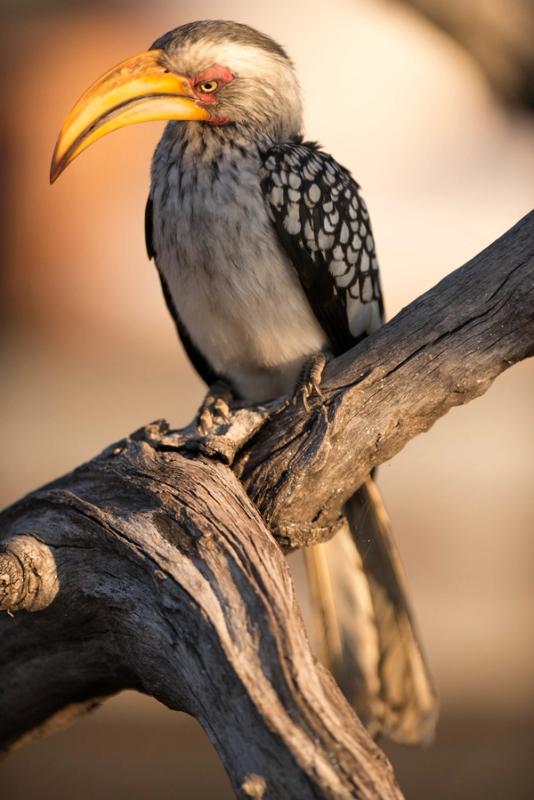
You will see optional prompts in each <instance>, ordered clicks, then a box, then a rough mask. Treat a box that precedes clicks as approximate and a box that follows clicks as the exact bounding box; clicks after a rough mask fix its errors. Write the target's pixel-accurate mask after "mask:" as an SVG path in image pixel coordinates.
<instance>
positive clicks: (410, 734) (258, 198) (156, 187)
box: [50, 20, 437, 743]
mask: <svg viewBox="0 0 534 800" xmlns="http://www.w3.org/2000/svg"><path fill="white" fill-rule="evenodd" d="M334 72H335V70H334ZM150 120H166V121H167V125H166V127H165V129H164V132H163V135H162V137H161V139H160V141H159V143H158V145H157V147H156V150H155V153H154V156H153V160H152V169H151V186H150V192H149V197H148V201H147V205H146V212H145V232H146V243H147V252H148V255H149V257H150V258H151V259H153V260H154V261H155V264H156V267H157V270H158V274H159V278H160V280H161V285H162V289H163V294H164V297H165V300H166V303H167V306H168V309H169V311H170V313H171V315H172V317H173V319H174V322H175V325H176V329H177V332H178V335H179V337H180V339H181V341H182V344H183V346H184V348H185V351H186V353H187V355H188V356H189V358H190V360H191V362H192V364H193V366H194V368H195V369H196V370H197V372H198V373H199V374H200V376H201V377H202V378H203V379H204V381H205V383H206V384H207V386H208V387H211V388H210V390H209V391H208V395H207V400H206V401H205V404H204V406H203V410H202V411H201V413H200V423H199V424H200V427H201V430H202V431H203V432H204V433H208V432H209V430H210V428H211V426H212V425H213V424H215V423H216V422H217V420H219V421H220V420H223V421H224V420H226V419H227V418H228V414H229V413H231V410H230V406H231V402H234V403H235V402H236V401H237V402H238V403H239V402H242V403H249V404H250V403H257V404H260V403H262V404H263V403H266V402H268V401H270V400H272V399H273V398H277V397H281V396H288V397H293V398H299V397H300V399H302V402H303V403H304V404H305V406H306V407H307V408H309V404H310V403H312V404H313V403H320V402H321V389H320V380H321V374H322V369H323V368H324V364H325V362H326V360H327V359H328V358H330V357H335V356H338V355H340V354H341V353H344V352H346V351H348V350H350V349H351V348H352V347H353V346H354V345H355V344H357V343H358V342H360V341H362V340H363V339H364V338H365V337H367V336H368V335H370V334H372V333H373V332H374V331H376V330H377V329H378V328H379V327H380V325H381V324H382V322H383V320H384V305H383V298H382V291H381V284H380V276H379V268H378V260H377V254H376V247H375V241H374V236H373V232H372V228H371V222H370V217H369V212H368V209H367V206H366V204H365V202H364V200H363V198H362V195H361V191H360V187H359V186H358V184H357V183H356V181H355V180H354V179H353V177H352V175H351V173H350V172H349V171H348V170H347V169H345V168H344V167H342V166H341V165H340V164H339V163H337V161H336V160H335V159H334V158H333V157H332V156H330V155H329V154H328V153H326V152H325V151H324V150H323V148H322V147H320V146H319V145H318V144H317V143H315V142H312V141H308V140H307V139H306V138H305V137H304V133H303V130H304V124H303V110H302V99H301V91H300V87H299V83H298V78H297V75H296V70H295V66H294V64H293V62H292V61H291V59H290V58H289V56H288V55H287V53H286V50H285V49H284V48H283V47H282V46H281V45H279V44H278V43H277V42H275V41H274V40H273V39H272V38H271V37H270V36H268V35H266V34H263V33H261V32H259V31H257V30H255V29H253V28H251V27H249V26H247V25H244V24H241V23H238V22H232V21H224V20H201V21H197V22H191V23H188V24H185V25H182V26H180V27H177V28H175V29H173V30H171V31H169V32H168V33H166V34H164V35H163V36H161V37H160V38H158V39H157V40H156V41H155V42H154V43H153V44H152V45H151V46H150V47H149V49H148V50H147V51H145V52H142V53H140V54H139V55H137V56H133V57H131V58H128V59H126V60H125V61H122V62H121V63H120V64H118V65H117V66H116V67H113V68H112V69H110V70H109V71H108V72H106V73H105V74H104V75H103V76H102V77H101V78H99V79H98V80H97V81H96V82H95V83H94V84H93V85H92V86H91V87H89V89H88V90H87V91H86V92H85V93H84V94H83V95H82V97H81V98H80V100H79V101H78V102H77V103H76V104H75V105H74V107H73V109H72V111H71V112H70V113H69V114H68V116H67V117H66V119H65V122H64V124H63V127H62V128H61V131H60V134H59V136H58V140H57V144H56V147H55V150H54V154H53V158H52V165H51V173H50V177H51V181H52V182H53V181H54V180H56V179H57V177H58V176H59V175H60V174H61V173H62V172H63V170H64V169H65V168H66V167H67V166H68V165H69V164H70V163H71V162H72V161H73V159H74V158H76V157H77V156H78V155H79V154H80V153H82V152H83V151H84V150H85V149H86V148H87V147H89V146H90V145H91V144H93V143H94V142H96V141H97V140H98V139H100V138H101V137H102V136H103V135H105V134H107V133H110V132H112V131H114V130H117V129H119V128H121V127H124V126H126V125H130V124H133V123H137V122H143V121H150ZM214 387H216V388H214ZM344 514H345V517H344V522H343V525H342V526H341V529H340V530H339V532H337V533H336V535H335V536H334V537H333V539H331V540H330V541H329V542H326V543H323V544H318V545H314V546H312V547H310V548H307V549H306V551H305V562H306V566H307V572H308V579H309V587H310V591H309V594H310V597H311V604H312V609H313V615H312V616H313V620H314V625H313V631H312V632H311V635H312V639H314V641H315V647H316V652H317V655H318V657H319V658H320V660H321V661H322V662H323V663H324V664H325V665H326V666H327V667H328V668H329V669H331V671H332V672H333V674H334V676H335V677H336V679H337V681H338V683H339V685H340V687H341V689H342V690H343V692H344V693H345V695H346V697H347V698H348V699H349V701H350V702H351V703H352V704H353V706H354V708H355V710H356V711H357V713H358V715H359V716H360V719H361V720H362V721H363V722H364V724H365V725H366V726H367V727H368V729H369V731H370V732H371V733H372V734H373V735H375V736H379V735H384V736H386V737H389V738H391V739H393V740H396V741H399V742H405V743H419V742H426V741H428V740H429V739H431V738H432V735H433V732H434V728H435V724H436V718H437V698H436V691H435V688H434V683H433V680H432V676H431V674H430V671H429V668H428V666H427V662H426V659H425V656H424V654H423V650H422V646H421V643H420V637H419V635H418V632H417V628H416V624H415V622H414V618H413V614H412V611H411V606H410V602H409V600H408V593H407V587H406V579H405V576H404V573H403V570H402V566H401V563H400V560H399V556H398V552H397V548H396V546H395V543H394V540H393V538H392V533H391V526H390V522H389V519H388V516H387V513H386V511H385V508H384V505H383V502H382V500H381V497H380V493H379V491H378V488H377V485H376V482H375V481H374V479H373V477H372V476H369V478H368V480H367V482H366V483H365V484H364V485H363V486H362V487H361V488H360V489H358V491H357V492H356V493H355V494H354V496H353V497H352V498H351V499H350V500H349V501H348V503H347V504H346V506H345V509H344Z"/></svg>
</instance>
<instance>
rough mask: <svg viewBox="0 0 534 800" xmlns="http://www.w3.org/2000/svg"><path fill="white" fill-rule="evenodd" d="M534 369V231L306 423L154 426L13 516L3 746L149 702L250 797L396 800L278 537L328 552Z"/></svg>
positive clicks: (483, 263) (304, 417)
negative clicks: (474, 407) (402, 471)
mask: <svg viewBox="0 0 534 800" xmlns="http://www.w3.org/2000/svg"><path fill="white" fill-rule="evenodd" d="M533 353H534V213H532V214H530V215H529V216H528V217H526V218H525V219H523V220H522V221H521V222H519V223H518V224H517V225H516V226H515V227H514V228H512V229H511V230H510V231H509V232H508V233H507V234H505V235H504V236H503V237H501V239H499V240H498V241H497V242H495V243H494V244H493V245H491V246H490V247H489V248H487V249H486V250H485V251H484V252H483V253H481V254H480V255H479V256H477V257H476V258H475V259H473V261H471V262H469V264H467V265H466V266H465V267H463V268H462V269H460V270H457V271H456V272H454V273H452V274H451V275H450V276H448V277H447V278H446V279H445V280H444V281H442V282H441V283H440V284H438V286H436V287H435V288H434V289H432V290H431V291H430V292H427V293H426V294H425V295H423V296H422V297H421V298H419V299H418V300H416V301H415V302H414V303H412V304H411V305H410V306H408V308H406V309H405V310H404V311H403V312H401V313H400V314H399V315H398V316H397V317H395V319H393V320H392V321H391V322H389V323H388V324H387V325H386V326H384V328H383V329H382V330H381V331H379V332H377V333H376V334H374V335H373V336H372V337H370V339H369V340H368V341H366V342H364V343H362V344H360V345H359V346H358V347H356V348H354V350H352V351H351V352H350V353H347V354H345V355H344V356H343V357H341V358H339V359H337V360H336V361H334V362H332V363H331V364H330V365H328V367H327V370H326V375H325V382H324V385H323V387H322V388H323V394H324V402H323V403H317V404H316V406H315V407H314V409H313V410H312V412H311V414H308V413H306V412H305V410H304V409H303V408H302V407H300V406H294V405H292V404H291V403H289V402H288V401H287V400H286V401H281V402H279V403H275V404H272V406H271V407H270V408H268V409H267V410H265V409H242V410H240V411H239V412H238V413H237V414H236V415H235V416H234V419H233V422H232V424H231V425H229V426H221V427H220V428H218V429H216V430H215V431H214V433H213V435H210V436H209V437H207V438H206V437H200V436H199V435H198V434H197V432H196V430H195V428H194V426H190V427H189V428H187V429H184V430H182V431H169V430H168V428H167V427H166V425H165V424H164V423H154V424H152V425H150V426H146V427H145V428H144V429H142V430H140V431H138V432H136V433H135V434H133V435H132V436H131V437H129V438H128V439H125V440H123V441H121V442H119V443H117V444H116V445H113V446H111V447H110V448H108V449H107V450H106V451H105V452H104V453H103V454H101V455H100V456H98V457H97V458H95V459H93V460H92V461H90V462H89V463H88V464H86V465H84V466H82V467H80V468H79V469H77V470H76V471H74V472H73V473H71V474H69V475H66V476H65V477H63V478H60V479H59V480H57V481H55V482H53V483H51V484H49V485H48V486H46V487H44V488H43V489H40V490H38V491H36V492H34V493H32V494H30V495H27V496H26V497H25V498H23V499H22V500H21V501H20V502H19V503H16V504H15V505H13V506H11V507H10V508H8V509H6V511H4V512H3V513H2V515H0V542H1V545H0V609H4V610H6V611H9V613H10V614H11V615H12V616H8V615H7V614H4V615H2V616H1V617H0V637H1V642H2V647H1V648H0V746H1V747H3V748H4V750H8V749H10V748H12V747H14V746H16V745H17V744H20V743H21V742H23V741H24V740H26V739H27V738H28V737H30V736H32V735H36V734H38V733H39V732H44V731H49V730H51V729H53V728H54V727H57V726H59V725H62V724H66V723H67V722H70V721H71V719H72V718H74V717H75V716H76V714H78V713H82V712H83V711H84V710H86V709H87V708H88V707H89V706H91V705H93V704H94V703H95V702H97V701H98V699H99V698H102V697H105V696H108V695H110V694H112V693H114V692H117V691H119V690H121V689H124V688H135V689H138V690H140V691H143V692H146V693H147V694H150V695H152V696H154V697H156V698H158V699H159V700H161V701H162V702H164V703H165V704H166V705H168V706H169V707H170V708H175V709H183V710H186V711H188V712H189V713H191V714H193V715H194V716H195V717H196V718H197V719H198V720H199V721H200V723H201V724H202V725H203V727H204V728H205V730H206V731H207V733H208V735H209V736H210V738H211V740H212V742H213V743H214V745H215V747H216V748H217V750H218V752H219V754H220V755H221V758H222V759H223V761H224V763H225V765H226V768H227V770H228V772H229V775H230V777H231V780H232V782H233V785H234V787H235V790H236V794H237V795H238V796H240V797H262V796H264V797H266V798H307V797H310V798H311V797H317V798H318V797H324V798H334V797H335V798H342V797H362V798H395V797H400V794H399V792H398V789H397V788H396V786H395V782H394V778H393V775H392V772H391V768H390V766H389V764H388V762H387V761H386V759H385V757H384V756H383V755H382V754H381V753H380V751H379V750H378V749H377V748H376V746H375V745H374V744H373V743H372V741H371V740H370V739H369V737H368V735H367V733H366V732H365V730H364V729H363V728H362V726H361V725H360V723H359V722H358V720H357V719H356V717H355V716H354V714H353V713H352V711H351V709H350V708H349V706H348V705H347V703H346V702H345V700H344V699H343V697H342V696H341V694H340V693H339V691H338V689H337V687H336V686H335V685H334V684H333V681H332V679H331V678H330V676H329V675H328V674H327V673H326V671H325V670H324V669H322V668H321V667H320V666H319V665H318V664H317V663H316V661H315V660H314V659H313V657H312V655H311V653H310V650H309V647H308V643H307V640H306V636H305V634H304V631H303V627H302V621H301V618H300V613H299V611H298V608H297V606H296V603H295V598H294V594H293V588H292V585H291V581H290V578H289V574H288V571H287V567H286V564H285V561H284V559H283V556H282V553H281V550H280V549H279V548H278V547H277V546H276V543H275V541H274V539H273V538H272V536H271V533H270V532H269V530H268V529H267V527H266V525H265V522H267V523H268V525H269V526H270V528H271V531H272V532H273V533H274V534H275V536H276V537H277V539H278V543H279V544H281V545H282V547H285V548H292V547H298V546H301V545H303V544H309V543H312V542H315V541H319V540H322V539H326V538H328V537H329V536H332V535H333V533H334V531H335V528H336V525H337V521H338V518H339V514H340V511H341V508H342V505H343V503H344V502H345V500H346V498H347V497H349V496H350V495H351V494H352V493H353V492H354V491H355V489H356V488H357V487H358V486H360V485H361V483H362V482H363V480H364V479H365V477H366V476H367V475H368V473H369V471H370V470H371V469H372V467H374V466H376V465H377V464H379V463H381V462H383V461H385V460H387V459H388V458H391V457H392V456H393V455H394V454H395V453H396V452H398V451H399V450H400V449H401V448H402V447H403V446H404V444H406V442H407V441H408V440H409V439H411V438H413V437H414V436H416V435H417V434H418V433H420V432H421V431H424V430H427V429H428V428H429V427H430V426H431V425H432V423H433V422H434V421H435V420H436V419H438V418H439V417H440V416H442V415H443V414H444V413H446V411H447V410H448V409H449V408H451V407H452V406H454V405H458V404H460V403H465V402H467V401H469V400H470V399H472V398H474V397H476V396H478V395H479V394H481V393H482V392H483V391H485V390H486V389H487V388H488V387H489V385H490V384H491V382H492V381H493V379H494V378H495V377H496V376H497V375H498V374H499V373H500V372H502V371H503V370H504V369H506V368H507V367H508V366H510V365H511V364H513V363H515V362H516V361H518V360H520V359H521V358H525V357H527V356H529V355H532V354H533ZM238 478H240V480H238ZM245 490H246V491H245ZM247 492H248V496H247ZM252 501H253V502H252ZM258 510H259V512H261V515H262V516H263V519H262V516H260V514H259V513H258ZM35 611H38V613H29V612H35Z"/></svg>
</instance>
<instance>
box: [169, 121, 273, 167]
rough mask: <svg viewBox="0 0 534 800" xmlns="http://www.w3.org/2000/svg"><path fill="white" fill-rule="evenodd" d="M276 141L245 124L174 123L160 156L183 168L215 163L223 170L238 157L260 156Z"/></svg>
mask: <svg viewBox="0 0 534 800" xmlns="http://www.w3.org/2000/svg"><path fill="white" fill-rule="evenodd" d="M273 144H274V141H273V139H272V138H271V137H270V136H268V135H267V134H265V133H262V132H261V131H257V130H254V129H249V128H244V127H242V126H237V125H232V124H230V125H208V124H199V123H198V122H186V123H183V122H170V123H169V124H168V125H167V127H166V128H165V132H164V134H163V136H162V138H161V141H160V144H159V145H158V150H157V151H156V157H159V158H164V159H165V160H166V161H167V163H169V162H173V163H176V164H177V166H178V168H179V170H180V171H183V170H188V169H194V170H197V169H199V168H202V166H203V165H215V164H216V165H217V167H218V168H219V169H220V168H223V167H224V164H225V163H231V162H234V161H235V160H236V156H238V157H239V158H245V157H257V156H258V154H261V153H262V152H265V151H266V150H268V149H269V147H271V146H272V145H273Z"/></svg>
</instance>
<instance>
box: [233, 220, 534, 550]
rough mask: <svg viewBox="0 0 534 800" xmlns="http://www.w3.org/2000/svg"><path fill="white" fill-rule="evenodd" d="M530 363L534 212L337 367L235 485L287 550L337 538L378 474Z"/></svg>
mask: <svg viewBox="0 0 534 800" xmlns="http://www.w3.org/2000/svg"><path fill="white" fill-rule="evenodd" d="M533 354H534V211H533V212H531V213H530V214H529V215H528V216H526V217H524V218H523V219H522V220H520V221H519V222H518V223H517V224H516V225H515V226H514V227H513V228H511V230H509V231H508V232H507V233H505V234H504V235H503V236H501V238H500V239H498V240H497V241H496V242H494V243H493V244H492V245H490V246H489V247H487V248H486V249H485V250H484V251H482V252H481V253H480V254H479V255H478V256H476V257H475V258H473V259H472V260H471V261H469V262H468V263H467V264H465V266H463V267H461V268H460V269H458V270H456V271H455V272H452V273H451V274H450V275H448V276H447V277H446V278H445V279H444V280H442V281H441V282H440V283H438V284H437V285H436V286H434V287H433V288H432V289H430V291H428V292H426V294H424V295H422V296H421V297H419V298H418V299H417V300H414V301H413V302H412V303H410V305H408V306H407V307H406V308H405V309H403V311H401V312H400V313H399V314H397V316H396V317H395V318H394V319H392V320H391V321H390V322H388V323H387V325H384V327H383V328H381V329H380V330H379V331H377V332H376V333H375V334H373V336H372V337H370V338H369V339H368V340H365V341H364V342H362V343H361V344H359V345H358V346H357V347H355V348H354V349H353V350H351V351H349V352H348V353H346V354H344V355H343V356H341V357H340V358H338V359H336V360H335V361H334V362H332V363H331V364H329V365H328V367H327V369H326V371H325V377H324V381H323V383H322V385H321V391H322V393H323V395H324V404H323V405H322V406H316V409H315V411H314V412H313V413H312V414H311V415H308V414H306V413H305V412H304V410H303V409H302V408H298V407H295V406H289V407H288V408H284V409H282V410H281V411H279V412H277V413H275V414H274V415H273V417H272V418H271V419H270V420H269V423H268V424H266V425H265V426H264V427H263V428H262V429H261V430H260V431H259V432H258V433H257V434H256V436H255V437H254V438H253V439H252V440H251V441H250V442H249V443H248V444H247V445H246V446H245V447H244V448H243V450H242V451H241V452H240V453H239V455H238V456H237V460H236V464H235V468H236V471H237V474H238V475H239V476H240V478H241V480H242V481H243V483H244V485H245V486H246V487H247V491H248V493H249V495H250V496H251V497H252V499H253V500H254V502H255V503H256V505H257V507H258V508H259V509H260V512H261V513H262V515H263V517H264V519H265V520H266V521H267V522H268V524H269V525H270V527H271V529H272V530H273V532H274V533H275V535H276V536H277V538H278V539H279V541H280V542H281V543H282V544H283V545H284V546H285V547H287V548H292V547H299V546H301V545H304V544H310V543H312V542H317V541H321V540H322V539H323V538H324V539H329V538H330V537H331V535H332V526H334V527H335V525H336V522H337V520H338V517H339V514H340V513H341V509H342V506H343V504H344V503H345V502H346V500H347V499H348V498H349V497H351V495H352V494H353V493H354V491H355V490H356V489H357V488H358V487H359V486H361V485H362V483H363V482H364V481H365V479H366V477H367V476H368V475H369V473H370V471H371V469H372V468H373V467H376V466H378V465H379V464H381V463H383V462H384V461H387V460H388V459H390V458H392V457H393V456H394V455H395V454H396V453H398V452H399V450H401V449H402V448H403V447H404V446H405V445H406V444H407V442H408V441H410V439H412V438H413V437H414V436H417V434H419V433H422V432H423V431H427V430H428V429H429V428H430V427H431V426H432V425H433V424H434V422H436V420H438V419H439V418H440V417H442V416H443V415H444V414H445V413H446V412H447V411H448V410H449V409H450V408H452V407H453V406H457V405H461V404H463V403H467V402H469V401H470V400H472V399H474V398H475V397H478V396H479V395H481V394H483V393H484V392H485V391H487V389H488V388H489V387H490V385H491V383H492V382H493V381H494V379H495V378H496V377H497V376H498V375H499V374H500V373H501V372H503V371H504V370H505V369H507V368H508V367H510V366H512V365H513V364H515V363H516V362H517V361H520V360H521V359H524V358H527V357H528V356H531V355H533Z"/></svg>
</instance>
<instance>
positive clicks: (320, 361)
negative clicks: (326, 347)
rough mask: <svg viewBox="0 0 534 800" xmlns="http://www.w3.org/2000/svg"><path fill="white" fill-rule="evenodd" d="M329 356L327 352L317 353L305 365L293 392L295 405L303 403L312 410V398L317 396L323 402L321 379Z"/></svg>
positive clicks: (307, 408) (308, 409) (307, 409)
mask: <svg viewBox="0 0 534 800" xmlns="http://www.w3.org/2000/svg"><path fill="white" fill-rule="evenodd" d="M327 360H328V358H327V355H326V353H323V352H321V353H315V355H313V356H311V358H310V359H309V360H308V361H307V362H306V364H305V365H304V367H303V369H302V372H301V374H300V378H299V379H298V381H297V385H296V387H295V392H294V393H293V398H292V401H293V405H297V404H298V403H302V405H303V406H304V408H305V409H306V411H308V412H309V411H310V402H309V401H310V400H311V399H312V398H313V397H317V398H318V399H319V400H320V401H321V402H322V400H323V393H322V391H321V380H322V377H323V371H324V368H325V366H326V362H327Z"/></svg>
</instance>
